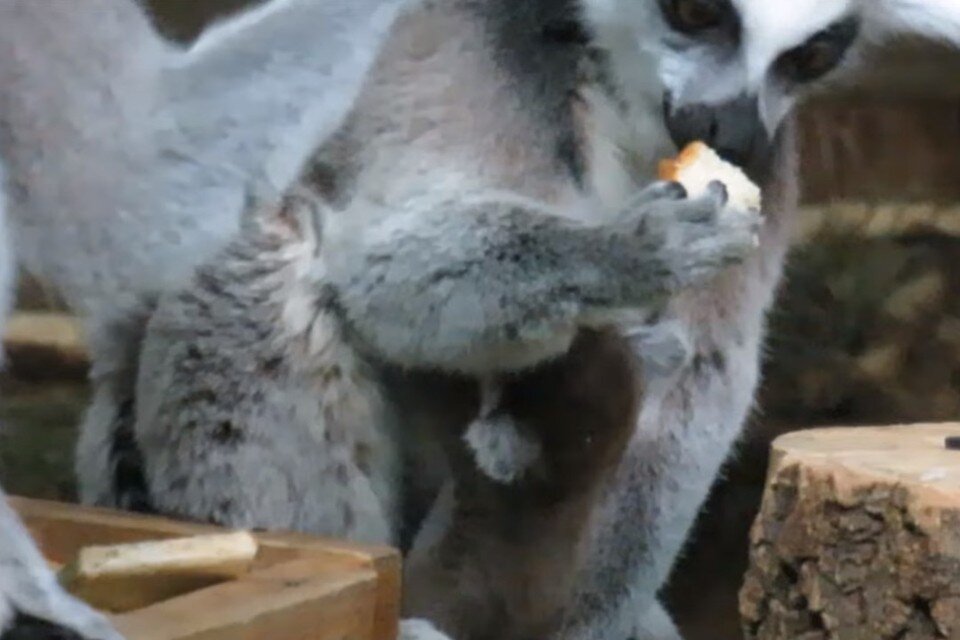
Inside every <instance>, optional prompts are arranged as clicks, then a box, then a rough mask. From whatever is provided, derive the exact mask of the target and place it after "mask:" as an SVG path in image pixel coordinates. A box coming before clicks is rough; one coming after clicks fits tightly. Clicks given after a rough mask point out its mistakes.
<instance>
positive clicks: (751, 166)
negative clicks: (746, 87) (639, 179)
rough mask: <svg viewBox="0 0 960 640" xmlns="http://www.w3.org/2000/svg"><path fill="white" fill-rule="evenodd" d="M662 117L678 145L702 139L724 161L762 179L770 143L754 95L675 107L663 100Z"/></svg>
mask: <svg viewBox="0 0 960 640" xmlns="http://www.w3.org/2000/svg"><path fill="white" fill-rule="evenodd" d="M664 117H665V119H666V124H667V129H668V130H669V132H670V136H671V137H672V138H673V141H674V143H675V144H676V145H677V147H678V148H683V147H684V146H686V145H687V144H688V143H690V142H694V141H697V140H699V141H702V142H705V143H707V144H708V145H710V146H711V147H713V149H714V150H716V151H717V153H719V154H720V156H721V157H723V159H724V160H726V161H728V162H732V163H733V164H735V165H737V166H739V167H742V168H743V169H744V170H745V171H746V172H747V174H748V175H749V176H750V177H751V178H752V179H754V180H760V179H762V177H763V175H764V173H765V169H766V168H767V166H768V164H769V162H770V158H771V152H772V143H771V139H770V136H769V135H768V134H767V130H766V128H765V127H764V125H763V120H762V119H761V118H760V110H759V107H758V103H757V98H756V97H755V96H741V97H738V98H736V99H734V100H731V101H729V102H722V103H719V104H692V105H685V106H682V107H678V108H674V107H673V106H672V105H671V104H670V101H669V100H666V101H665V103H664Z"/></svg>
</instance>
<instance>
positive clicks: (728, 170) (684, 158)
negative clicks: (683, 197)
mask: <svg viewBox="0 0 960 640" xmlns="http://www.w3.org/2000/svg"><path fill="white" fill-rule="evenodd" d="M659 174H660V179H661V180H671V181H674V182H679V183H680V184H682V185H683V186H684V187H685V188H686V190H687V193H688V194H689V196H690V197H691V198H696V197H697V196H700V195H703V193H704V192H705V191H706V189H707V185H708V184H710V183H711V182H712V181H714V180H717V181H719V182H722V183H723V184H724V185H725V186H726V187H727V193H728V194H729V196H730V201H729V202H730V205H731V206H734V207H738V208H741V209H747V210H754V211H759V210H760V188H759V187H757V185H755V184H754V183H753V182H752V181H751V180H750V178H748V177H747V175H746V174H745V173H744V172H743V171H742V170H741V169H740V168H739V167H736V166H734V165H732V164H730V163H729V162H727V161H725V160H724V159H723V158H721V157H720V156H719V155H717V152H716V151H714V150H713V149H711V148H710V147H709V146H707V145H706V144H704V143H703V142H692V143H690V144H688V145H687V146H686V147H685V148H684V149H683V151H681V152H680V155H678V156H677V157H676V158H673V159H670V160H663V161H661V162H660V172H659Z"/></svg>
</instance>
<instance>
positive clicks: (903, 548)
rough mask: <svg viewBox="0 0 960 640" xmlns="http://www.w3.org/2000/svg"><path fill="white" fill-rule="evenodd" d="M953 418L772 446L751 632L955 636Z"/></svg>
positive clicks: (808, 638) (747, 631)
mask: <svg viewBox="0 0 960 640" xmlns="http://www.w3.org/2000/svg"><path fill="white" fill-rule="evenodd" d="M956 436H960V425H929V426H909V427H886V428H865V427H863V428H850V429H818V430H812V431H804V432H798V433H793V434H788V435H786V436H783V437H781V438H779V439H778V440H777V441H776V442H775V443H774V445H773V451H772V456H771V466H770V473H769V477H768V480H767V486H766V491H765V493H764V500H763V505H762V507H761V511H760V515H759V516H758V518H757V520H756V522H755V523H754V527H753V530H752V532H751V540H750V545H751V549H750V568H749V570H748V572H747V575H746V580H745V583H744V586H743V589H742V591H741V594H740V612H741V615H742V618H743V626H744V637H745V638H747V639H748V640H926V639H930V640H934V639H944V638H946V639H948V640H958V639H960V450H952V449H951V448H948V447H947V445H946V440H947V438H949V437H956Z"/></svg>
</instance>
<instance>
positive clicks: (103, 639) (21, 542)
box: [0, 491, 121, 640]
mask: <svg viewBox="0 0 960 640" xmlns="http://www.w3.org/2000/svg"><path fill="white" fill-rule="evenodd" d="M18 613H20V614H25V615H30V616H33V617H35V618H39V619H41V620H46V621H49V622H51V623H54V624H57V625H60V626H62V627H64V628H66V629H70V630H73V631H75V632H76V633H78V634H80V636H81V637H83V638H85V639H86V640H121V637H120V635H119V634H118V633H117V632H116V631H114V630H113V628H112V627H111V625H110V623H109V622H108V621H107V619H106V618H105V617H103V616H102V615H101V614H99V613H97V612H95V611H94V610H93V609H90V608H89V607H87V606H86V605H85V604H83V603H81V602H80V601H79V600H76V599H74V598H73V597H72V596H70V595H68V594H67V593H66V592H65V591H64V590H63V589H62V588H61V587H60V584H59V583H58V582H57V578H56V576H54V574H53V572H52V571H50V569H49V568H48V567H47V564H46V561H45V560H44V559H43V557H42V556H41V555H40V552H39V551H38V550H37V548H36V546H35V545H34V544H33V540H31V539H30V536H29V534H28V533H27V531H26V529H25V528H24V526H23V523H22V522H21V521H20V518H19V517H17V514H16V513H14V511H13V509H11V508H10V505H8V504H7V501H6V496H5V495H4V494H3V491H0V635H2V634H3V632H4V631H6V630H7V629H8V628H9V626H10V625H11V624H12V623H13V620H14V617H15V615H16V614H18Z"/></svg>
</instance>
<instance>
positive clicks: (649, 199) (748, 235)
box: [613, 182, 761, 302]
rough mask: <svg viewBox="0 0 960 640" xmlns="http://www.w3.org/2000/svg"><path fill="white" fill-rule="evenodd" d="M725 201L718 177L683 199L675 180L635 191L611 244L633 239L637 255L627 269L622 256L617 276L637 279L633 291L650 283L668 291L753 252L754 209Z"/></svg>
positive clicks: (711, 274) (691, 284)
mask: <svg viewBox="0 0 960 640" xmlns="http://www.w3.org/2000/svg"><path fill="white" fill-rule="evenodd" d="M728 201H729V198H728V195H727V190H726V188H725V187H724V186H723V185H722V184H721V183H719V182H713V183H711V184H710V186H709V188H708V189H707V192H706V194H704V195H703V196H701V197H697V198H689V197H688V196H687V192H686V190H685V189H684V188H683V187H682V186H681V185H679V184H678V183H675V182H658V183H655V184H653V185H651V186H650V187H647V188H646V189H644V190H643V191H641V192H640V193H639V194H638V195H637V197H636V198H635V199H634V200H633V202H631V203H630V204H629V205H628V206H627V207H626V208H625V209H624V210H623V211H622V212H621V214H620V216H619V217H618V219H617V224H616V227H615V231H614V234H615V236H616V240H619V242H614V243H613V245H614V246H616V247H619V248H622V249H626V250H629V247H630V244H631V243H630V239H631V238H633V239H635V240H636V246H635V248H634V250H635V251H637V252H639V253H642V254H643V255H642V256H638V257H637V259H635V264H636V267H635V270H633V272H632V273H631V270H630V268H629V263H630V260H629V258H627V259H626V261H627V265H626V267H627V268H626V272H625V273H624V274H623V275H624V277H625V278H627V279H628V280H629V279H631V278H633V279H635V280H636V281H637V283H636V287H635V288H636V291H637V293H638V295H641V296H642V295H644V294H645V293H646V292H648V291H649V290H650V289H651V287H652V288H653V289H655V290H658V291H660V292H661V293H664V294H670V293H673V292H675V291H677V290H681V289H685V288H687V287H695V286H698V285H701V284H703V283H704V282H706V281H708V280H710V279H711V278H712V277H714V276H715V275H717V274H718V273H719V272H721V271H722V270H723V269H725V268H726V267H728V266H730V265H734V264H737V263H739V262H741V261H743V260H744V259H745V258H746V257H747V256H748V255H750V254H751V253H752V252H753V250H754V249H755V248H756V247H757V246H758V242H759V240H758V238H759V236H758V233H759V229H760V223H761V216H760V213H759V212H758V211H748V210H740V209H738V208H735V207H733V206H731V205H730V204H729V202H728ZM643 280H646V282H641V281H643ZM625 289H626V291H627V292H629V291H630V290H631V289H632V287H630V286H629V284H628V285H627V286H626V287H625ZM638 302H643V300H640V301H638Z"/></svg>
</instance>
